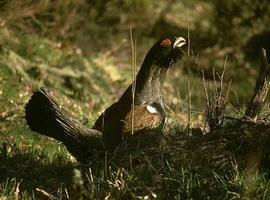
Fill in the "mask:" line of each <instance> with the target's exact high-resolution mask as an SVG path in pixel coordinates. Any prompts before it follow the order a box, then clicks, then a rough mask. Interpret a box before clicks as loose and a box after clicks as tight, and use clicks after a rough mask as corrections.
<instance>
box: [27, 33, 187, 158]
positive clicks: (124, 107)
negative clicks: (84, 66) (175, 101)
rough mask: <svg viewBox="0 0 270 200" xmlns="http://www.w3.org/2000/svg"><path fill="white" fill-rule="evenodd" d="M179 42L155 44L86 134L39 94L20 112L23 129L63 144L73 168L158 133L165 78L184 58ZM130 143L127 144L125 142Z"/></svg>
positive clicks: (178, 39) (174, 39) (182, 41)
mask: <svg viewBox="0 0 270 200" xmlns="http://www.w3.org/2000/svg"><path fill="white" fill-rule="evenodd" d="M185 44H186V40H185V38H183V37H166V38H162V39H160V40H158V41H157V42H156V43H155V44H154V45H153V46H152V48H150V50H149V51H148V53H147V55H146V56H145V58H144V61H143V63H142V65H141V67H140V69H139V71H138V73H137V75H136V78H135V80H134V81H133V82H132V83H131V84H130V85H129V87H128V88H127V89H126V90H125V92H124V93H123V94H122V96H121V97H120V98H119V100H118V101H117V102H115V103H113V104H112V105H111V106H109V107H108V108H107V109H106V110H105V111H104V112H103V113H102V114H101V115H100V116H99V117H98V119H97V120H96V122H95V123H94V125H93V127H92V128H88V127H86V126H84V125H83V124H82V123H80V122H79V121H78V120H76V119H74V118H73V117H72V116H71V115H70V114H69V113H68V112H67V111H66V110H65V109H64V108H63V107H62V106H60V105H59V104H58V103H57V102H56V100H55V99H54V98H53V97H51V96H50V95H49V94H48V92H47V91H46V90H45V89H44V88H40V89H38V90H36V91H35V92H34V93H33V95H32V96H31V98H30V100H29V101H28V102H27V104H26V106H25V119H26V123H27V125H28V126H29V127H30V129H31V130H32V131H34V132H37V133H39V134H42V135H45V136H48V137H51V138H54V139H56V140H59V141H61V142H63V144H64V145H65V146H66V148H67V150H68V151H69V152H70V153H71V154H72V155H73V156H74V157H75V158H76V159H77V161H79V162H85V161H87V160H89V159H91V156H92V154H93V152H95V151H111V150H114V149H115V148H116V147H119V146H122V145H125V144H129V141H135V142H136V139H137V138H142V141H141V142H142V143H143V142H144V136H147V133H148V132H149V133H150V132H153V130H159V129H161V128H162V127H163V125H164V122H165V107H164V101H163V94H162V88H163V85H164V81H165V78H166V72H167V70H168V69H169V68H171V67H172V66H173V65H174V64H175V63H178V62H179V61H181V58H182V57H183V55H184V50H183V49H182V48H183V46H184V45H185ZM130 143H132V142H130Z"/></svg>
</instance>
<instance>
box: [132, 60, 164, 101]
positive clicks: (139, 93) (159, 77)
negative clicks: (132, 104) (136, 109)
mask: <svg viewBox="0 0 270 200" xmlns="http://www.w3.org/2000/svg"><path fill="white" fill-rule="evenodd" d="M166 72H167V68H166V67H160V66H157V65H156V64H155V63H151V62H149V61H148V60H147V59H146V60H145V61H144V63H143V65H142V67H141V69H140V71H139V72H138V74H137V77H136V91H135V98H136V101H137V102H140V103H152V102H153V101H156V102H157V103H160V104H163V101H162V87H163V83H164V80H165V77H166Z"/></svg>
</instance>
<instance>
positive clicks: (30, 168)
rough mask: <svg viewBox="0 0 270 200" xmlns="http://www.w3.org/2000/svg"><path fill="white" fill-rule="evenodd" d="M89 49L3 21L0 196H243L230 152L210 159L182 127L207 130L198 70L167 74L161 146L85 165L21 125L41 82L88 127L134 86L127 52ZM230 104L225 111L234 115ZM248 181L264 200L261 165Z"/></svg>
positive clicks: (247, 89) (238, 87) (240, 99)
mask: <svg viewBox="0 0 270 200" xmlns="http://www.w3.org/2000/svg"><path fill="white" fill-rule="evenodd" d="M67 14H68V13H67ZM15 30H16V29H15ZM118 37H119V36H118ZM136 44H138V41H137V42H136ZM122 45H123V46H124V45H125V43H123V44H119V46H121V47H122ZM147 45H148V43H146V44H145V45H142V46H141V47H140V49H138V54H137V55H138V57H139V55H140V54H142V55H144V54H145V51H146V49H147V48H148V47H149V46H147ZM133 50H134V49H133ZM136 50H137V49H136ZM134 51H135V50H134ZM136 52H137V51H136ZM142 52H143V53H142ZM91 53H92V54H89V53H85V51H83V50H82V49H80V48H79V47H77V46H74V45H73V44H72V42H67V43H64V42H56V41H54V40H50V39H48V38H47V37H46V36H45V35H42V34H35V33H34V34H33V33H24V34H20V32H19V33H16V31H14V30H13V29H10V28H9V27H4V28H2V29H1V30H0V199H59V200H60V199H243V198H244V197H245V195H246V194H245V193H244V192H243V191H245V183H244V181H243V180H244V179H243V174H244V171H243V169H241V167H239V166H238V165H237V163H236V162H235V160H234V157H233V156H229V157H228V160H229V161H228V160H226V162H225V161H224V162H220V161H219V160H217V161H216V160H215V161H214V162H212V161H208V160H207V159H208V157H207V156H205V157H200V151H203V149H200V146H198V147H196V143H195V144H194V146H195V147H194V146H193V147H190V146H189V144H188V139H187V134H190V135H191V137H192V136H196V134H202V132H201V130H199V131H198V129H192V130H190V129H189V127H188V129H187V128H186V124H187V123H189V122H190V121H191V122H192V127H194V126H196V127H199V128H203V126H204V121H205V118H204V109H205V106H206V103H207V102H206V99H205V94H204V93H205V92H204V84H203V80H202V78H201V77H200V76H198V75H197V74H198V73H194V74H192V72H191V74H189V75H187V74H186V73H185V69H183V67H182V66H183V65H184V64H179V65H178V66H176V67H175V68H174V69H172V71H169V73H168V78H167V80H168V81H167V82H166V83H165V89H164V92H165V94H164V96H165V97H166V99H165V100H166V103H167V105H168V106H167V111H168V120H167V124H166V127H165V129H164V130H163V132H164V135H165V136H164V138H165V142H163V143H162V144H161V145H159V146H156V147H151V148H149V149H144V150H142V151H140V152H137V151H135V152H131V151H127V150H126V151H125V150H123V151H120V150H118V151H116V152H114V154H108V155H104V156H103V157H97V159H96V160H93V161H92V162H91V163H90V164H89V165H82V164H79V163H77V162H75V161H74V158H73V157H72V156H71V155H69V153H68V151H67V150H66V149H65V147H64V146H63V145H62V144H61V143H58V142H57V141H55V140H52V139H50V138H47V137H44V136H41V135H38V134H35V133H33V132H31V131H30V130H29V128H28V127H27V125H26V124H25V120H24V106H25V104H26V102H27V100H28V99H29V98H30V96H31V94H32V91H33V90H35V89H36V88H38V87H40V86H45V87H47V88H48V89H49V91H50V93H51V95H53V96H54V97H55V98H56V99H57V101H58V102H60V104H61V105H63V106H64V107H65V108H67V110H69V111H70V112H71V114H72V115H73V116H74V117H75V118H77V119H79V120H80V121H81V122H82V123H83V124H85V125H86V126H89V127H91V126H92V124H93V122H94V121H95V119H96V118H97V116H99V114H100V112H102V111H103V110H104V109H105V108H106V107H108V106H109V105H110V104H111V103H112V102H114V101H115V100H116V99H117V98H118V97H119V96H120V95H121V93H122V92H123V91H124V89H125V88H126V87H127V85H129V84H130V82H131V79H132V78H131V77H132V73H131V70H130V67H128V66H130V59H126V60H125V59H123V58H122V57H129V55H127V53H125V54H124V56H123V54H120V55H119V57H116V58H114V57H113V56H112V55H113V53H112V52H109V51H104V50H103V51H100V52H99V53H96V52H95V53H93V52H91ZM121 53H123V52H121ZM141 57H142V56H140V57H139V58H138V60H142V58H141ZM130 58H131V57H130ZM119 60H120V61H119ZM123 60H124V61H123ZM121 61H123V62H121ZM138 63H139V62H138ZM132 65H135V58H133V62H132ZM104 66H106V67H104ZM133 69H134V68H133ZM227 70H229V71H230V66H229V65H228V66H227ZM133 73H134V72H133ZM225 77H226V74H225ZM133 78H134V77H133ZM251 78H252V77H251ZM251 78H250V77H249V78H248V80H245V81H243V79H241V81H237V82H236V83H234V82H233V84H232V86H231V90H230V92H229V97H230V99H229V101H230V102H231V103H232V105H233V106H235V105H236V106H239V104H243V103H244V102H245V100H246V99H248V98H249V97H250V95H251V94H252V90H253V89H252V88H253V87H252V86H253V84H254V83H253V82H252V81H253V80H251ZM228 79H230V78H228ZM187 82H188V83H189V87H188V86H187ZM228 82H229V81H228ZM209 85H210V89H211V88H214V86H215V85H214V84H213V82H212V81H209ZM225 88H226V87H225ZM226 89H227V88H226ZM234 91H237V94H236V93H235V92H234ZM190 93H191V94H192V95H186V94H190ZM236 96H237V97H236ZM190 102H191V103H190ZM233 108H234V107H233ZM231 110H236V112H235V113H233V112H232V111H231ZM231 110H227V111H226V113H225V114H230V115H237V114H238V113H237V112H240V111H239V109H235V108H234V109H231ZM212 151H215V149H212ZM206 153H209V154H211V153H212V152H211V151H210V150H209V152H208V151H207V152H206ZM253 181H254V183H255V186H256V187H255V189H254V191H252V195H255V196H256V197H258V198H259V199H269V198H270V192H269V191H270V185H269V180H268V173H267V171H263V172H262V173H261V174H258V175H257V176H256V177H255V180H253Z"/></svg>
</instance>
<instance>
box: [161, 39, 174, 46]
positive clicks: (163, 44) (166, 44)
mask: <svg viewBox="0 0 270 200" xmlns="http://www.w3.org/2000/svg"><path fill="white" fill-rule="evenodd" d="M171 43H172V42H171V40H170V39H168V38H166V39H164V40H162V41H161V42H160V45H161V46H164V47H167V46H169V45H171Z"/></svg>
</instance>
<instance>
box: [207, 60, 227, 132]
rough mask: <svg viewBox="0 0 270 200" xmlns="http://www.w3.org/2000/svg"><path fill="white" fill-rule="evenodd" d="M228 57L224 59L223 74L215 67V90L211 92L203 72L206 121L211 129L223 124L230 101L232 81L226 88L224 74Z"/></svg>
mask: <svg viewBox="0 0 270 200" xmlns="http://www.w3.org/2000/svg"><path fill="white" fill-rule="evenodd" d="M226 63H227V58H226V59H225V61H224V65H223V71H222V74H221V75H220V76H219V75H218V74H217V73H216V72H215V70H214V69H213V77H214V86H215V88H214V91H213V92H211V91H210V88H209V85H207V84H206V82H205V77H204V72H202V74H203V86H204V91H205V98H206V110H205V116H206V121H207V123H208V125H209V128H210V131H212V130H214V129H216V128H218V127H220V126H221V125H222V124H223V121H224V117H225V109H226V105H227V102H228V95H229V91H230V87H231V82H230V83H229V84H228V87H227V89H226V90H225V89H224V74H225V71H226ZM216 76H217V77H218V80H219V84H217V80H216Z"/></svg>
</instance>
